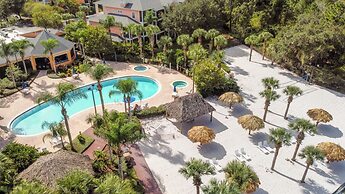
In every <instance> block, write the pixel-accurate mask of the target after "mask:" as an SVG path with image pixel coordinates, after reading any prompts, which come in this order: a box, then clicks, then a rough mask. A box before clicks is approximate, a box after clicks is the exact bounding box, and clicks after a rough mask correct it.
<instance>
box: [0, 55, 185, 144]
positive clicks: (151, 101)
mask: <svg viewBox="0 0 345 194" xmlns="http://www.w3.org/2000/svg"><path fill="white" fill-rule="evenodd" d="M107 63H108V64H109V65H110V66H112V67H113V69H114V70H115V74H113V75H111V76H109V77H108V78H107V79H110V78H116V77H122V76H131V75H140V76H147V77H150V78H152V79H154V80H156V81H157V82H158V83H159V85H160V90H159V91H158V93H156V94H155V95H154V96H153V97H151V98H148V99H145V100H142V101H141V102H140V103H141V104H142V105H144V104H146V103H148V105H149V106H158V105H161V104H164V103H167V102H171V101H173V97H172V92H173V86H172V85H171V84H172V82H173V81H176V80H183V81H186V82H187V83H188V85H187V87H185V88H179V89H178V93H179V95H185V94H187V92H189V91H191V89H192V80H191V79H190V78H188V77H186V76H185V75H183V74H181V73H178V72H176V71H174V70H171V71H170V70H169V69H168V68H166V69H165V70H163V71H161V70H160V69H159V67H157V66H151V65H148V67H149V69H148V70H147V71H144V72H138V71H135V70H133V68H134V67H135V66H136V65H139V64H129V63H115V62H107ZM61 82H70V83H73V84H75V85H76V86H78V87H80V86H83V85H86V84H90V83H94V82H95V81H94V80H92V79H91V78H90V77H89V76H87V75H85V74H80V78H79V79H73V78H71V77H69V78H63V79H51V78H48V77H47V76H46V75H45V72H44V71H41V72H40V73H39V75H38V76H37V78H36V79H35V81H34V82H33V83H32V84H31V92H30V94H28V95H24V94H22V93H20V92H18V93H16V94H13V95H11V96H8V97H6V98H2V99H0V113H1V116H2V117H4V119H3V120H0V127H7V126H8V125H9V123H10V122H11V120H12V119H14V118H15V117H16V116H18V115H19V114H21V113H22V112H24V111H26V110H28V109H29V108H31V107H33V106H35V105H36V103H35V101H36V98H37V95H38V94H39V93H41V92H45V91H49V92H53V91H54V88H55V86H56V85H57V84H58V83H61ZM95 95H98V94H97V93H96V94H95ZM103 95H107V94H103ZM90 100H92V99H90ZM140 103H139V104H140ZM106 108H107V109H108V110H114V109H115V110H119V111H123V110H124V106H123V103H110V104H106ZM97 111H98V112H101V106H97ZM92 113H94V109H93V107H92V108H89V109H87V110H84V111H82V112H79V113H78V114H75V115H73V116H72V117H70V119H69V123H70V126H71V134H72V137H73V138H74V137H76V136H77V135H78V134H79V132H84V131H85V130H86V129H88V128H89V127H90V126H89V124H87V123H86V122H85V120H86V118H87V117H88V115H90V114H92ZM0 132H1V131H0ZM0 136H1V133H0ZM43 136H44V134H41V135H35V136H16V137H15V141H17V142H19V143H23V144H28V145H32V146H36V147H42V148H43V147H45V148H47V149H48V150H50V151H55V150H57V149H56V148H53V147H52V146H51V144H50V143H49V141H46V143H43V141H42V137H43Z"/></svg>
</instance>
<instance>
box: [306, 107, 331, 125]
mask: <svg viewBox="0 0 345 194" xmlns="http://www.w3.org/2000/svg"><path fill="white" fill-rule="evenodd" d="M307 114H308V116H309V117H310V118H311V119H313V120H314V121H316V126H317V125H318V124H319V123H320V122H323V123H327V122H329V121H331V120H332V119H333V117H332V115H331V114H329V113H328V112H327V111H325V110H323V109H321V108H313V109H310V110H308V112H307Z"/></svg>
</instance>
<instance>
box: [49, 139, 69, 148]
mask: <svg viewBox="0 0 345 194" xmlns="http://www.w3.org/2000/svg"><path fill="white" fill-rule="evenodd" d="M50 143H51V144H52V145H53V147H55V146H58V145H60V144H62V141H61V139H60V138H56V137H54V138H52V139H51V140H50ZM64 143H66V142H65V141H64Z"/></svg>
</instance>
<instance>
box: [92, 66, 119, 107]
mask: <svg viewBox="0 0 345 194" xmlns="http://www.w3.org/2000/svg"><path fill="white" fill-rule="evenodd" d="M86 68H87V70H86V73H87V74H88V75H89V76H90V77H91V78H92V79H93V80H96V81H97V89H98V93H99V97H100V99H101V104H102V111H103V113H104V111H105V107H104V99H103V93H102V88H103V87H102V84H101V81H102V80H103V79H104V78H106V77H107V76H108V75H109V74H110V73H112V72H113V69H112V68H111V67H110V66H108V65H106V64H101V63H98V64H96V65H95V66H93V67H86Z"/></svg>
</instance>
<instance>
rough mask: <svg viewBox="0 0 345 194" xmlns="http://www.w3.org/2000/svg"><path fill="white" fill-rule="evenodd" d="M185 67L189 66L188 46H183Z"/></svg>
mask: <svg viewBox="0 0 345 194" xmlns="http://www.w3.org/2000/svg"><path fill="white" fill-rule="evenodd" d="M183 57H184V67H185V68H187V48H183Z"/></svg>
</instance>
